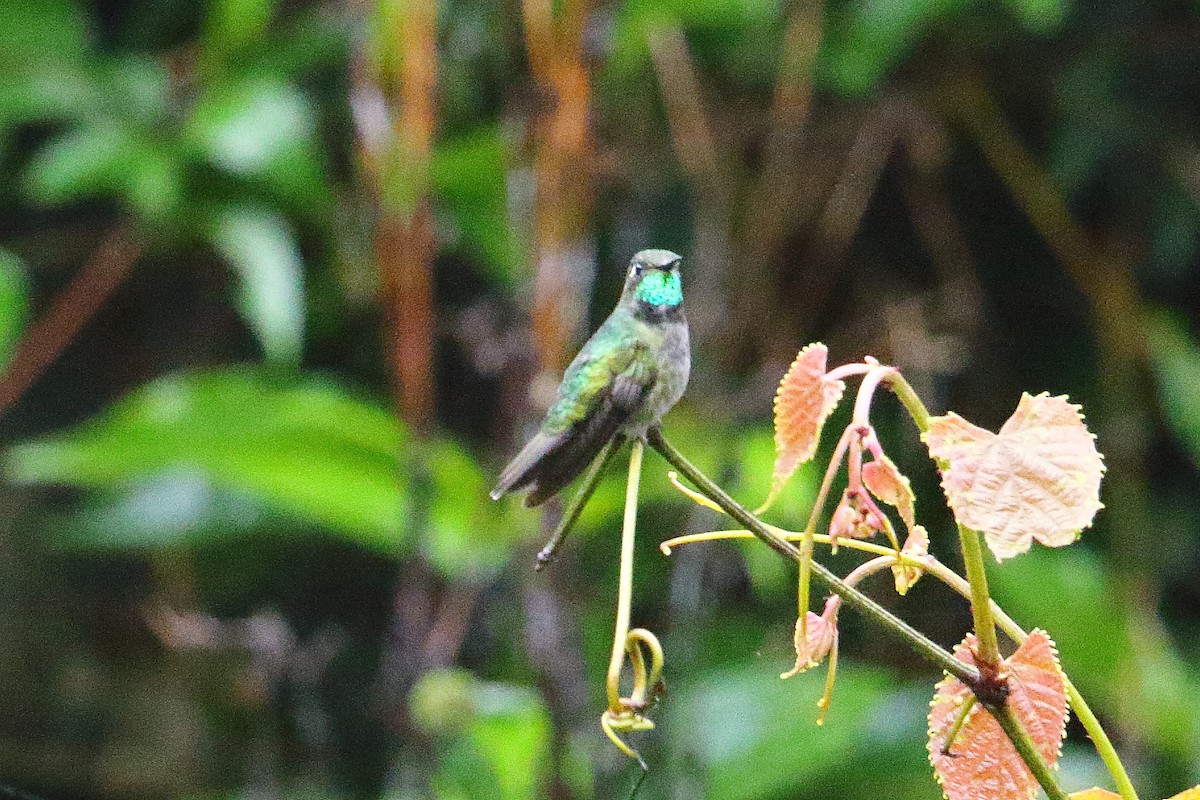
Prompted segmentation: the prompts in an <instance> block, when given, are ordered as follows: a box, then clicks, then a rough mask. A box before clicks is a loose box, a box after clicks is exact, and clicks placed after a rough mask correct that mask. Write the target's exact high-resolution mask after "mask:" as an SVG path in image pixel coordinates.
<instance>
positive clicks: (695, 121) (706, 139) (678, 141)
mask: <svg viewBox="0 0 1200 800" xmlns="http://www.w3.org/2000/svg"><path fill="white" fill-rule="evenodd" d="M647 38H648V39H649V44H650V58H651V61H652V62H653V64H654V72H655V74H656V76H657V77H658V84H659V87H660V88H661V89H662V96H663V104H664V105H665V106H666V110H667V125H668V126H669V127H670V129H671V141H672V143H673V144H674V146H675V156H676V157H677V158H678V159H679V164H680V166H681V167H683V171H684V173H685V174H686V175H687V176H688V178H689V179H690V180H691V181H692V183H694V184H695V185H696V188H697V191H700V192H711V191H714V190H717V189H719V188H720V187H721V186H722V185H723V184H724V180H723V176H722V174H721V164H720V159H719V158H718V157H717V146H716V143H715V142H714V141H713V135H712V125H711V124H710V123H709V120H708V115H707V114H705V111H704V98H703V97H702V95H701V91H700V79H699V78H698V77H697V74H696V65H695V64H694V63H693V62H692V57H691V54H689V53H688V49H687V41H686V40H685V39H684V37H683V31H682V30H680V29H679V26H678V25H677V24H674V23H672V22H668V21H663V22H662V23H660V24H658V25H656V26H655V27H654V28H653V29H652V30H651V31H650V32H649V33H648V34H647Z"/></svg>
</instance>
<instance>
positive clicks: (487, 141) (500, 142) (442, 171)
mask: <svg viewBox="0 0 1200 800" xmlns="http://www.w3.org/2000/svg"><path fill="white" fill-rule="evenodd" d="M509 150H510V147H509V145H508V143H507V142H506V141H505V140H504V138H503V137H502V136H501V134H500V130H499V128H495V127H489V128H484V129H482V130H479V131H476V132H474V133H472V134H470V135H468V136H464V137H461V138H459V139H455V140H452V141H449V142H443V143H441V144H439V145H438V146H437V148H436V149H435V150H434V152H433V161H432V163H431V165H430V180H431V181H432V183H433V188H434V190H435V191H436V192H437V194H438V196H439V197H440V198H441V199H442V201H443V202H444V203H445V204H446V206H447V207H448V208H449V211H450V213H451V215H452V217H453V221H454V223H456V224H457V228H458V232H459V233H460V234H461V237H462V244H463V247H464V249H466V250H467V251H468V252H469V253H470V254H471V255H473V256H475V257H476V258H478V259H480V260H481V261H482V262H483V264H484V265H485V266H487V268H488V270H489V272H490V274H491V275H492V277H494V278H496V279H497V280H498V281H500V282H503V283H511V282H512V279H513V272H514V269H515V267H516V264H517V261H518V250H517V243H516V239H515V236H514V233H513V231H514V230H515V229H514V226H513V225H512V222H511V219H510V216H509V213H508V180H507V166H508V159H509Z"/></svg>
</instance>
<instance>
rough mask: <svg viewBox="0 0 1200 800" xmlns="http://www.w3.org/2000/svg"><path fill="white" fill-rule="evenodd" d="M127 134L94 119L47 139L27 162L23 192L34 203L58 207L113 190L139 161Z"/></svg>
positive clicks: (119, 128) (137, 151)
mask: <svg viewBox="0 0 1200 800" xmlns="http://www.w3.org/2000/svg"><path fill="white" fill-rule="evenodd" d="M139 152H140V151H139V148H138V146H137V143H136V142H135V141H134V138H133V136H132V134H131V133H130V131H129V130H127V129H126V128H125V127H124V126H122V125H119V124H118V123H116V122H115V121H113V120H109V119H98V120H94V121H93V122H91V123H89V124H85V125H84V126H82V127H79V128H75V129H73V130H69V131H68V132H66V133H64V134H62V135H61V136H58V137H56V138H54V139H51V140H50V142H49V144H47V145H45V146H44V147H43V148H42V149H41V150H39V151H38V153H37V154H36V155H35V156H34V157H33V159H32V160H31V161H30V164H29V167H28V169H27V172H26V174H25V185H26V190H27V191H28V192H29V194H30V196H31V197H32V198H33V199H34V200H35V201H36V202H38V203H42V204H45V205H58V204H61V203H66V202H69V201H72V200H77V199H79V198H81V197H85V196H93V195H98V194H104V193H107V192H112V191H115V190H117V189H118V188H119V187H120V186H121V183H122V181H123V179H124V175H125V174H126V170H127V169H130V168H132V167H133V166H134V165H135V164H136V163H137V162H138V160H139V158H138V156H139Z"/></svg>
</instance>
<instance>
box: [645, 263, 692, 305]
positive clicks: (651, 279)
mask: <svg viewBox="0 0 1200 800" xmlns="http://www.w3.org/2000/svg"><path fill="white" fill-rule="evenodd" d="M634 294H635V295H636V296H637V299H638V300H641V301H642V302H643V303H649V304H650V305H652V306H677V305H679V304H680V303H682V302H683V284H682V283H681V282H680V280H679V273H678V272H662V271H660V270H654V271H653V272H651V273H649V274H648V275H646V277H644V278H642V282H641V283H639V284H638V287H637V289H636V291H635V292H634Z"/></svg>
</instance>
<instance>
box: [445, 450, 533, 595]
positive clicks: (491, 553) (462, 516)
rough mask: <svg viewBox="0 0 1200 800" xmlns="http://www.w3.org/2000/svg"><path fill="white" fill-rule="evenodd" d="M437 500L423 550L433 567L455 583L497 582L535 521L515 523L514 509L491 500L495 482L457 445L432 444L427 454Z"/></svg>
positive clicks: (528, 518) (527, 517) (525, 518)
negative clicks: (494, 576) (490, 494)
mask: <svg viewBox="0 0 1200 800" xmlns="http://www.w3.org/2000/svg"><path fill="white" fill-rule="evenodd" d="M424 460H425V466H426V468H427V469H428V470H429V476H430V479H431V483H432V491H433V497H432V500H431V505H430V519H429V531H428V535H427V536H425V537H424V538H423V539H422V548H423V550H424V552H425V555H426V557H427V558H428V559H429V563H430V564H431V565H432V566H433V567H434V568H435V569H437V570H438V571H439V572H441V573H442V574H443V575H445V576H446V577H447V578H449V579H451V580H455V581H460V582H462V581H479V580H483V579H486V578H489V577H491V576H493V575H494V574H495V573H496V572H498V571H499V570H500V569H502V568H503V567H504V565H505V564H506V563H508V556H509V554H510V552H511V550H512V548H513V545H514V544H516V543H517V542H518V541H519V540H520V539H521V538H522V537H523V536H524V535H525V534H527V533H529V531H530V528H531V527H533V526H534V525H535V524H536V515H532V514H525V515H522V518H520V519H517V518H514V515H513V514H511V513H510V511H511V510H512V505H511V504H509V503H496V502H493V501H492V499H491V498H490V497H489V496H488V490H489V489H490V488H491V485H490V482H489V480H488V479H487V478H485V477H484V475H483V473H482V472H481V471H480V469H479V466H478V465H477V464H476V463H475V460H474V459H473V458H471V456H470V455H469V454H468V453H467V452H466V451H465V450H463V449H462V448H461V447H460V446H459V445H457V444H456V443H454V442H452V441H449V440H445V439H443V440H433V441H430V442H428V443H427V444H426V447H425V449H424Z"/></svg>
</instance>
